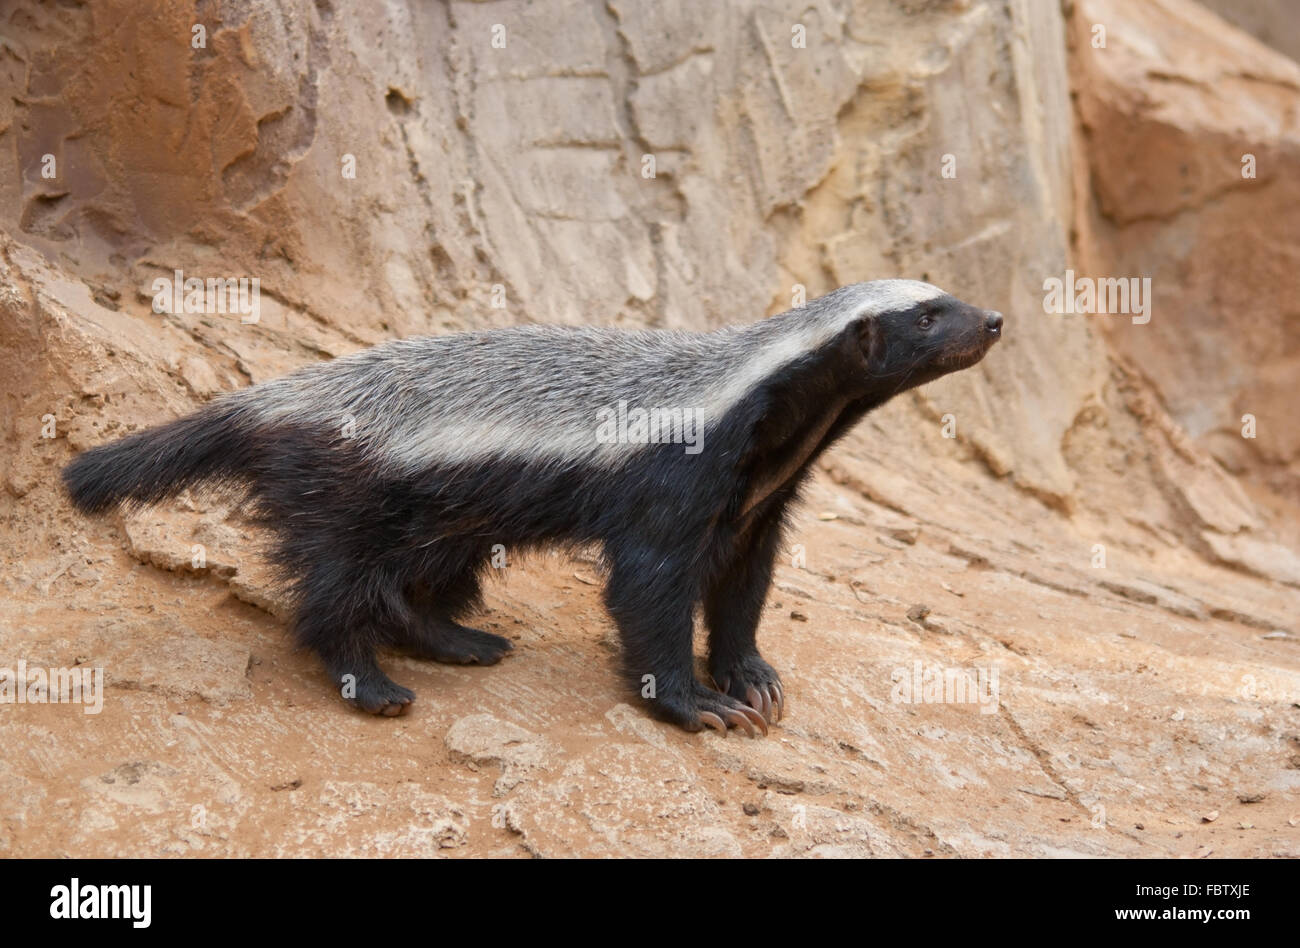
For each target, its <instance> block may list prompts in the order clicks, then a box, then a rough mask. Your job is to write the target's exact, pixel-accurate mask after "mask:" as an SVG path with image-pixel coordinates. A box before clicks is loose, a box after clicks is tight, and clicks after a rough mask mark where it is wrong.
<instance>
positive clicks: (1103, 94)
mask: <svg viewBox="0 0 1300 948" xmlns="http://www.w3.org/2000/svg"><path fill="white" fill-rule="evenodd" d="M1074 9H1075V15H1074V20H1073V23H1072V48H1073V51H1074V52H1073V57H1074V58H1073V60H1072V61H1073V62H1074V63H1075V64H1076V69H1075V72H1074V77H1073V79H1074V88H1075V93H1076V104H1077V109H1078V116H1079V122H1080V126H1081V129H1082V135H1081V136H1080V141H1081V144H1082V146H1083V148H1084V155H1085V156H1086V165H1085V164H1081V166H1080V167H1081V169H1086V174H1084V176H1083V177H1082V178H1080V185H1081V187H1080V190H1079V193H1080V194H1081V195H1082V196H1083V198H1084V201H1083V207H1082V211H1081V215H1080V235H1081V237H1080V242H1081V247H1080V250H1081V253H1083V254H1084V255H1085V256H1086V257H1089V258H1090V263H1091V266H1092V269H1093V270H1094V271H1095V272H1096V273H1098V274H1105V275H1108V276H1131V275H1138V274H1140V275H1142V276H1147V277H1150V278H1151V282H1152V294H1153V313H1152V316H1151V321H1150V323H1148V324H1145V325H1133V324H1132V323H1131V322H1129V321H1128V320H1106V321H1105V322H1104V324H1105V326H1106V327H1107V329H1108V330H1109V342H1110V343H1111V344H1112V345H1113V346H1114V347H1115V349H1116V350H1117V351H1118V352H1119V353H1121V354H1122V356H1123V357H1124V358H1125V359H1127V360H1129V361H1130V362H1131V363H1132V364H1133V365H1134V366H1136V367H1137V368H1138V370H1139V371H1140V372H1141V374H1142V375H1143V376H1144V377H1145V378H1146V379H1149V380H1150V381H1151V382H1152V383H1153V384H1154V386H1155V389H1156V392H1157V393H1158V395H1159V398H1160V401H1161V403H1162V404H1163V405H1164V406H1165V407H1166V408H1167V409H1168V411H1169V413H1170V414H1171V415H1172V417H1173V418H1174V420H1175V421H1176V422H1177V423H1178V424H1179V426H1181V427H1182V428H1183V429H1185V430H1186V431H1187V432H1188V433H1189V434H1190V435H1191V436H1192V437H1193V438H1194V439H1195V440H1196V442H1197V444H1198V446H1199V447H1201V448H1203V449H1208V450H1209V451H1210V452H1211V453H1212V454H1213V455H1214V457H1215V458H1216V459H1217V460H1218V462H1219V463H1220V464H1221V465H1223V466H1224V467H1225V468H1227V469H1228V470H1229V471H1232V472H1234V473H1237V474H1245V475H1248V480H1247V483H1248V484H1250V485H1255V486H1256V487H1264V488H1267V489H1269V490H1271V492H1272V493H1273V494H1276V495H1281V496H1282V497H1284V498H1286V499H1287V500H1288V501H1289V502H1290V503H1289V505H1288V506H1287V507H1286V508H1284V509H1287V510H1288V511H1289V516H1286V517H1279V518H1277V519H1278V520H1279V522H1280V523H1285V521H1287V520H1291V519H1293V518H1294V516H1295V514H1296V511H1297V510H1300V418H1297V417H1296V414H1295V411H1294V407H1293V406H1294V404H1295V391H1296V380H1297V378H1300V308H1298V304H1297V302H1296V298H1297V289H1300V256H1298V255H1297V249H1296V248H1297V247H1298V246H1300V65H1297V64H1296V63H1295V62H1294V61H1293V60H1291V59H1288V58H1286V57H1284V56H1282V55H1279V54H1278V53H1276V52H1274V51H1273V50H1270V49H1268V48H1267V47H1265V46H1264V45H1262V44H1261V43H1259V42H1257V41H1256V40H1254V39H1252V38H1251V37H1249V36H1247V35H1246V34H1244V33H1240V32H1238V31H1236V30H1234V29H1232V28H1231V27H1229V26H1228V25H1227V24H1225V23H1224V22H1223V21H1222V20H1220V19H1218V18H1217V17H1216V16H1214V15H1213V14H1212V13H1210V12H1208V11H1206V10H1205V9H1204V8H1202V7H1200V6H1199V5H1197V4H1196V3H1193V2H1189V0H1161V2H1158V3H1157V2H1150V3H1120V2H1112V0H1083V2H1080V3H1077V4H1076V5H1075V8H1074ZM1279 15H1280V14H1279ZM1098 24H1100V25H1103V26H1104V27H1105V30H1106V46H1105V48H1097V47H1096V46H1095V45H1094V44H1093V42H1092V37H1093V33H1094V26H1096V25H1098ZM1297 24H1300V19H1297V17H1296V14H1295V13H1292V14H1291V26H1292V30H1293V31H1294V29H1295V28H1296V26H1297ZM1247 416H1250V417H1249V418H1248V417H1247ZM1244 435H1245V436H1244ZM1260 502H1262V503H1265V504H1270V503H1272V502H1273V500H1272V499H1269V498H1267V497H1264V498H1261V499H1260ZM1289 539H1290V541H1291V542H1292V543H1294V542H1295V541H1296V534H1295V531H1290V532H1289Z"/></svg>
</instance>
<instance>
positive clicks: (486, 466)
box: [63, 280, 1002, 736]
mask: <svg viewBox="0 0 1300 948" xmlns="http://www.w3.org/2000/svg"><path fill="white" fill-rule="evenodd" d="M1001 329H1002V316H1001V315H1000V314H998V313H995V312H989V311H986V310H982V309H978V308H976V307H974V306H971V305H968V304H966V303H963V302H961V301H960V300H957V299H955V298H953V297H952V296H950V295H948V294H947V293H945V292H943V291H942V290H940V289H938V288H937V287H934V286H931V285H930V284H928V283H919V282H914V281H910V280H878V281H875V282H870V283H858V284H854V285H851V286H845V287H841V288H840V289H838V290H835V291H834V292H832V293H829V294H827V295H826V296H823V297H821V298H819V299H816V300H813V301H811V302H809V303H807V304H805V305H804V306H801V307H799V308H797V309H794V310H791V311H789V312H787V313H784V314H782V315H779V316H774V317H771V318H768V319H764V320H761V321H759V322H756V323H752V324H749V325H741V326H729V327H726V328H724V329H720V330H718V331H716V332H700V333H696V332H682V331H666V330H639V331H624V330H617V329H604V328H591V327H562V326H520V327H515V328H509V329H499V330H490V331H482V332H470V333H462V334H457V335H449V336H437V337H423V338H413V339H405V340H399V341H393V342H387V343H384V344H382V345H379V346H375V347H373V348H371V349H366V350H364V351H361V352H358V353H355V354H353V355H350V356H346V357H344V358H339V359H335V360H333V361H330V362H324V363H319V364H316V365H311V366H308V367H306V368H304V369H301V370H299V371H297V372H294V373H293V374H291V375H288V376H285V377H283V378H279V379H275V380H272V381H268V382H264V383H262V384H259V385H255V386H253V387H251V388H248V389H244V390H242V391H238V392H233V393H230V394H227V395H224V396H221V397H219V398H217V399H214V400H213V401H212V402H210V403H209V404H208V405H207V406H206V407H204V408H202V409H200V410H199V411H198V412H196V413H194V414H192V415H190V416H188V417H185V418H181V419H179V420H176V421H172V422H170V423H168V424H164V425H161V426H158V427H155V428H151V429H148V430H146V431H142V432H139V433H137V434H133V435H131V436H129V437H126V438H123V439H122V440H120V441H117V442H114V443H111V444H107V445H102V446H100V447H96V448H92V449H91V450H89V451H86V452H84V453H82V454H81V455H79V456H78V457H76V458H75V459H74V460H73V461H72V462H71V463H70V464H69V465H68V466H67V468H66V469H65V470H64V472H63V479H64V483H65V485H66V487H67V490H68V493H69V495H70V496H71V498H72V501H73V503H74V504H75V505H76V507H77V508H78V509H79V510H81V511H82V512H84V513H87V514H95V513H103V512H105V511H108V510H110V509H112V508H114V507H117V506H119V505H126V506H140V505H146V504H150V503H154V502H157V501H160V500H163V499H165V498H167V497H171V496H173V495H175V494H177V493H178V492H180V491H181V490H183V489H185V488H189V487H199V486H204V485H210V486H227V487H235V488H237V489H239V490H241V491H242V493H243V496H244V497H245V498H246V501H247V506H248V509H249V511H250V512H252V513H254V514H255V515H257V516H258V517H260V518H261V519H262V520H263V521H264V522H265V523H266V524H267V525H268V526H269V527H270V528H271V529H272V530H273V535H274V537H275V542H274V544H273V547H272V550H271V556H272V559H273V562H274V563H275V565H276V566H277V567H278V569H279V571H280V572H281V574H282V575H283V577H284V578H285V579H286V580H287V581H288V588H289V591H290V592H291V593H292V598H293V602H294V607H295V618H294V623H293V625H294V630H295V634H296V637H297V639H298V641H299V642H300V643H301V644H302V645H304V646H306V647H307V648H309V649H311V650H312V651H314V652H315V653H316V654H317V655H318V656H319V657H320V659H321V660H322V661H323V663H324V666H325V669H326V671H327V672H328V674H329V676H330V677H331V679H332V680H333V681H334V682H335V683H336V684H337V685H339V686H340V687H341V688H342V692H343V694H344V696H345V697H346V698H348V699H349V700H350V701H351V702H352V703H353V704H355V705H356V706H357V707H360V708H362V709H364V710H366V711H369V712H372V713H378V714H386V715H395V714H401V713H402V712H404V711H405V710H406V709H407V707H408V706H409V704H410V703H411V701H412V700H413V699H414V697H415V695H414V693H413V692H412V691H410V690H409V689H407V688H404V687H402V686H401V685H398V684H396V683H395V682H393V681H392V680H391V679H390V678H389V677H388V676H387V675H385V674H384V672H383V671H382V670H381V669H380V667H379V665H378V663H377V661H376V649H377V648H379V647H392V648H397V649H403V650H405V651H407V652H408V653H409V654H412V655H415V656H417V657H420V658H425V659H431V660H433V661H438V662H453V663H478V664H484V665H490V664H493V663H495V662H497V661H498V660H500V659H501V657H502V656H503V655H505V653H506V652H508V651H510V649H511V648H512V645H511V642H510V641H509V640H508V639H505V638H502V637H501V636H497V635H492V634H490V633H488V632H483V631H480V630H478V629H472V628H468V627H466V626H464V625H461V624H460V623H459V622H458V621H457V619H458V618H461V617H463V616H464V615H465V614H466V613H467V612H470V611H471V610H473V609H474V608H475V607H476V605H477V604H478V603H479V601H480V582H481V579H482V576H483V575H484V573H485V571H486V568H487V567H488V565H489V563H490V561H491V557H492V555H493V552H494V549H496V550H499V549H501V548H502V547H506V548H513V549H521V548H524V549H526V548H536V547H541V546H546V545H555V544H560V545H568V546H572V547H576V546H580V545H585V544H591V543H598V544H600V546H601V548H602V550H603V558H604V561H605V564H606V567H607V569H608V582H607V586H606V589H605V603H606V606H607V607H608V609H609V612H610V615H611V616H612V617H613V620H614V622H615V623H616V625H617V627H618V631H619V633H620V637H621V639H622V643H623V647H624V661H625V668H626V672H627V674H628V675H629V676H630V678H631V680H632V681H634V682H635V683H636V684H637V686H638V687H643V693H645V694H652V695H653V697H650V698H649V699H648V705H649V707H650V709H651V710H652V712H653V713H655V714H656V715H658V716H659V717H661V718H663V719H666V720H668V721H671V722H674V723H676V724H678V725H680V726H681V727H683V728H685V729H687V730H688V731H698V730H701V729H702V728H704V727H711V728H714V729H717V730H719V731H721V732H723V734H725V733H726V731H727V729H728V728H729V727H738V728H743V729H745V730H746V731H747V732H748V733H749V734H750V735H751V736H754V735H755V734H756V733H757V732H759V731H761V732H762V733H764V734H766V733H767V726H768V723H769V721H775V720H777V719H779V718H780V716H781V714H782V712H783V710H784V704H785V694H784V690H783V687H782V684H781V679H780V677H779V676H778V675H777V673H776V671H775V670H774V669H773V668H772V667H771V666H770V665H769V664H768V663H767V662H766V661H764V660H763V658H762V657H761V656H760V654H759V651H758V646H757V644H756V641H755V633H756V631H757V628H758V623H759V617H760V613H761V610H762V607H763V602H764V600H765V598H766V596H767V592H768V587H769V585H770V583H771V578H772V566H773V561H774V559H775V557H776V555H777V551H778V549H779V548H780V545H781V533H782V528H783V525H784V523H785V519H786V515H787V511H788V510H789V508H790V504H791V501H792V500H794V499H795V497H796V495H797V494H798V492H799V489H800V487H801V485H802V484H803V483H804V481H805V480H806V479H807V477H808V473H809V470H810V466H811V464H812V462H813V460H814V459H815V458H816V457H817V456H818V455H819V454H821V453H822V452H823V451H825V450H826V448H827V447H829V446H830V445H831V444H832V443H833V442H835V440H836V439H838V438H840V437H841V436H842V435H843V434H844V433H845V432H846V431H848V430H849V428H850V427H852V426H853V425H854V424H855V423H856V422H857V421H858V420H859V419H861V418H862V417H863V416H864V415H865V414H866V413H867V412H869V411H871V410H872V409H873V408H875V407H876V406H878V405H881V404H883V403H884V402H886V401H888V400H889V399H890V398H893V397H894V396H895V395H897V394H899V393H900V392H903V391H906V390H908V389H910V388H914V387H916V386H918V385H922V384H924V383H926V382H929V381H931V380H933V379H936V378H939V377H940V376H942V375H946V374H947V373H949V372H955V371H957V370H959V369H964V368H968V367H969V366H972V365H974V364H975V363H977V362H979V361H980V359H981V358H983V356H984V354H985V353H986V352H987V351H988V350H989V348H990V347H991V346H992V344H993V343H994V342H996V341H997V340H998V339H999V338H1000V335H1001ZM615 406H623V407H622V408H620V410H624V411H626V413H627V414H628V415H630V414H631V413H632V412H633V411H634V410H636V409H640V410H642V411H647V410H662V411H665V412H668V413H669V416H671V417H673V418H676V417H677V414H678V413H679V412H680V413H681V416H682V417H684V418H685V417H690V418H691V419H693V421H694V423H695V426H696V428H697V435H698V439H697V441H696V443H695V445H694V448H693V449H692V447H691V446H690V445H686V446H684V445H683V444H682V443H673V442H672V440H666V439H653V438H645V437H632V436H631V435H630V434H629V435H628V436H626V437H614V438H610V437H598V434H597V429H598V427H599V425H600V424H601V419H602V418H604V419H608V418H609V413H610V412H611V411H612V410H614V409H615ZM697 605H699V606H701V607H702V615H703V619H704V623H705V625H706V626H707V628H708V635H709V657H708V670H709V674H710V676H711V678H712V684H713V685H714V686H715V687H709V686H706V685H705V684H704V683H703V682H701V681H700V680H698V679H697V677H696V675H695V671H694V668H693V655H692V631H693V617H694V612H695V608H696V606H697ZM647 676H650V677H647Z"/></svg>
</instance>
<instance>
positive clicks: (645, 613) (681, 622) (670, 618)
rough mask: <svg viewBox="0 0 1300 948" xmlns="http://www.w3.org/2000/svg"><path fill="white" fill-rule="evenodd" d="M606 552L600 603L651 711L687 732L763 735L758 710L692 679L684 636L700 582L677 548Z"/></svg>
mask: <svg viewBox="0 0 1300 948" xmlns="http://www.w3.org/2000/svg"><path fill="white" fill-rule="evenodd" d="M606 552H607V556H608V557H609V559H610V561H611V562H610V566H611V568H610V575H609V582H608V584H607V585H606V587H605V605H606V607H607V608H608V609H609V613H610V615H611V616H612V617H613V618H614V622H615V624H616V625H617V626H618V631H619V635H620V637H621V638H622V640H623V652H624V659H625V668H626V671H627V674H628V677H629V678H630V679H631V680H632V682H633V684H634V685H635V686H636V687H637V688H638V689H639V690H640V691H641V694H642V696H643V697H645V698H646V699H647V701H648V705H649V708H650V710H651V712H652V713H653V714H654V715H655V716H656V717H659V718H663V719H664V720H667V721H671V722H672V723H674V724H677V725H678V726H680V727H683V728H685V729H686V730H688V731H699V730H702V729H704V728H706V727H711V728H713V729H714V730H717V731H721V732H722V733H723V734H724V735H725V734H726V733H727V729H728V728H730V727H739V728H744V730H745V731H746V732H748V734H749V735H750V737H755V736H757V734H758V732H759V731H761V732H762V733H763V734H766V733H767V722H766V721H765V720H764V719H763V716H762V715H761V714H760V713H759V712H758V711H756V710H754V709H752V708H750V707H748V706H747V705H745V704H744V703H743V702H742V701H738V700H737V699H735V698H733V697H731V696H730V695H725V694H720V693H719V692H717V691H714V690H713V689H712V688H709V687H708V686H706V685H704V684H703V683H702V682H700V680H699V679H697V678H696V677H695V661H694V655H693V653H692V650H691V640H692V632H693V631H694V622H693V620H694V612H695V603H696V601H697V600H698V599H699V581H698V579H697V578H696V575H695V570H694V569H693V568H692V566H693V564H691V563H690V562H689V561H688V559H687V558H686V557H684V556H683V555H682V553H681V552H680V550H668V549H662V548H656V547H653V546H648V545H645V544H642V543H633V544H628V543H623V544H620V545H619V548H618V549H616V550H608V549H607V551H606Z"/></svg>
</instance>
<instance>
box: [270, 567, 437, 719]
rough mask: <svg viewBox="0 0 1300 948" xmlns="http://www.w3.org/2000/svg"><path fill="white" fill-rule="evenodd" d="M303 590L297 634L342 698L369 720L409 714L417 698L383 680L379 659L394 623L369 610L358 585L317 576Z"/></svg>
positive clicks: (409, 691)
mask: <svg viewBox="0 0 1300 948" xmlns="http://www.w3.org/2000/svg"><path fill="white" fill-rule="evenodd" d="M321 572H322V573H323V572H325V571H321ZM304 585H305V586H306V587H307V588H306V593H305V595H304V597H303V600H302V602H301V604H300V605H299V608H298V614H297V618H296V620H295V622H294V633H295V636H296V637H297V639H298V642H299V643H300V644H301V645H303V646H305V647H306V648H309V649H311V650H312V651H313V652H315V653H316V654H317V656H319V658H320V660H321V662H322V664H324V666H325V672H326V674H327V675H328V676H329V678H330V681H331V682H332V683H333V686H334V687H335V688H336V689H337V691H338V693H339V695H340V696H341V697H342V698H343V700H345V701H347V702H348V703H349V704H351V705H352V706H353V707H356V708H359V709H361V710H362V711H366V712H369V713H370V714H381V715H385V716H387V717H395V716H396V715H399V714H405V713H406V711H407V710H408V709H409V707H410V705H411V702H412V701H414V700H415V692H414V691H412V690H411V689H409V688H405V687H403V686H402V685H399V684H397V682H395V681H393V680H392V679H391V678H389V677H388V676H387V675H386V674H384V672H383V670H382V669H381V668H380V667H379V662H378V661H377V660H376V658H375V649H376V648H377V647H378V646H380V645H383V644H385V639H386V637H387V633H386V629H387V628H388V627H390V625H391V620H387V621H386V620H384V619H383V618H381V616H380V615H379V614H378V613H377V612H376V611H374V610H372V609H371V608H368V606H367V603H368V599H367V597H366V595H365V592H366V591H367V590H365V589H364V588H363V587H362V585H361V582H359V581H358V582H353V583H350V584H348V583H339V582H337V580H336V581H335V582H333V583H331V582H329V577H327V576H323V575H320V574H318V575H316V576H313V577H312V578H311V579H309V581H308V583H306V584H304Z"/></svg>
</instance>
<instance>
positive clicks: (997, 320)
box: [984, 309, 1002, 336]
mask: <svg viewBox="0 0 1300 948" xmlns="http://www.w3.org/2000/svg"><path fill="white" fill-rule="evenodd" d="M984 328H985V329H987V330H988V331H989V332H991V333H992V334H993V335H995V336H996V335H998V334H999V333H1001V332H1002V314H1001V313H995V312H994V311H993V310H991V309H990V310H986V311H985V313H984Z"/></svg>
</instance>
